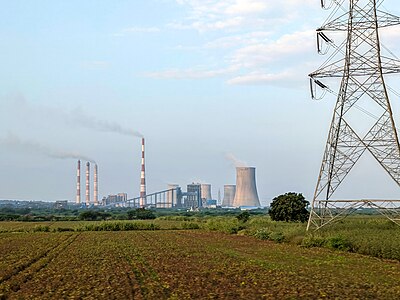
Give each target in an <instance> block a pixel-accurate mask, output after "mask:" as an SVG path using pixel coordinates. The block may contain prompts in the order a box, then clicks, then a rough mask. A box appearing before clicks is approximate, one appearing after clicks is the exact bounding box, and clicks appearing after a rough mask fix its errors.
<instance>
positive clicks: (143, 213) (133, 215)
mask: <svg viewBox="0 0 400 300" xmlns="http://www.w3.org/2000/svg"><path fill="white" fill-rule="evenodd" d="M127 214H128V219H129V220H152V219H155V218H156V215H155V214H154V213H153V212H152V211H151V210H147V209H144V208H138V209H135V210H129V211H128V212H127Z"/></svg>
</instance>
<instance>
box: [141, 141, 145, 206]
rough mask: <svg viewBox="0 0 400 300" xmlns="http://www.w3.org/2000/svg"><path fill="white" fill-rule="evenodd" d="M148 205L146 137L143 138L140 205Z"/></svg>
mask: <svg viewBox="0 0 400 300" xmlns="http://www.w3.org/2000/svg"><path fill="white" fill-rule="evenodd" d="M145 206H146V179H145V167H144V137H143V138H142V171H141V172H140V207H145Z"/></svg>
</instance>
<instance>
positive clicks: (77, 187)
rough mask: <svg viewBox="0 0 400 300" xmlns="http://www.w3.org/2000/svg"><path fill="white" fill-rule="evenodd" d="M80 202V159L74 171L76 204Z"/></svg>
mask: <svg viewBox="0 0 400 300" xmlns="http://www.w3.org/2000/svg"><path fill="white" fill-rule="evenodd" d="M79 203H81V161H80V160H78V168H77V171H76V204H79Z"/></svg>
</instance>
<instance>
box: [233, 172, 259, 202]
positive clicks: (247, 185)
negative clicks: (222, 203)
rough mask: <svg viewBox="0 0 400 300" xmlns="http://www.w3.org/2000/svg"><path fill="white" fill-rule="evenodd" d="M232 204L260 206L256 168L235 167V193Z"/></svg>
mask: <svg viewBox="0 0 400 300" xmlns="http://www.w3.org/2000/svg"><path fill="white" fill-rule="evenodd" d="M233 206H234V207H240V206H256V207H260V206H261V205H260V200H259V199H258V194H257V187H256V168H252V167H237V168H236V193H235V199H234V201H233Z"/></svg>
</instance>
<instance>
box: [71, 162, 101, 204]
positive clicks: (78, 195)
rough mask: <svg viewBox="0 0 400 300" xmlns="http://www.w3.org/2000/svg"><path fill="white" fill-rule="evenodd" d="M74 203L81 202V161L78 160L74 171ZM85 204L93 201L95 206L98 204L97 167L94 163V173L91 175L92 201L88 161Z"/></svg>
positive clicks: (88, 164)
mask: <svg viewBox="0 0 400 300" xmlns="http://www.w3.org/2000/svg"><path fill="white" fill-rule="evenodd" d="M76 178H77V182H76V204H79V205H80V204H81V203H82V201H81V161H80V160H78V167H77V173H76ZM85 187H86V190H85V196H86V197H85V205H86V206H89V205H90V204H91V203H93V204H94V205H95V206H97V205H99V199H98V167H97V164H96V163H95V164H94V175H93V201H90V162H87V163H86V184H85Z"/></svg>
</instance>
